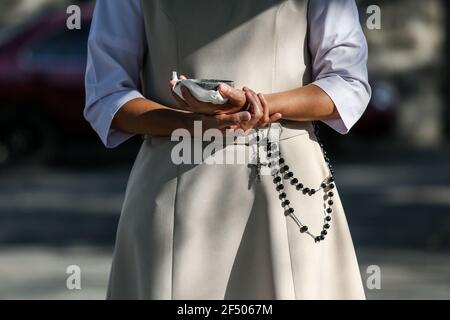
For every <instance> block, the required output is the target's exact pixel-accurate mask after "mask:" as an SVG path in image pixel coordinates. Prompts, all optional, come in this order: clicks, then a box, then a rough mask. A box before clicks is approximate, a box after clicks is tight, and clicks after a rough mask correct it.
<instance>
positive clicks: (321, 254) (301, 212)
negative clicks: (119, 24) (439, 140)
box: [108, 0, 364, 299]
mask: <svg viewBox="0 0 450 320" xmlns="http://www.w3.org/2000/svg"><path fill="white" fill-rule="evenodd" d="M235 1H238V0H230V1H201V2H202V9H201V10H199V7H198V6H192V5H190V4H189V2H188V1H182V0H169V1H143V2H142V5H143V10H144V17H145V24H146V25H145V27H146V34H147V40H148V41H147V42H148V44H149V45H148V53H147V56H146V63H145V68H144V70H143V83H144V93H145V96H146V97H148V98H149V99H152V100H155V101H158V102H161V103H163V104H168V105H170V104H173V100H172V97H171V95H170V92H169V90H167V82H166V81H160V79H166V78H168V77H169V76H170V75H171V72H172V71H173V70H177V71H178V72H179V73H182V74H186V75H188V76H189V77H192V78H212V77H214V78H219V79H230V80H234V81H235V83H236V87H242V86H244V85H246V86H249V87H250V88H252V89H254V90H255V91H258V92H265V93H269V92H277V91H283V90H287V89H291V88H295V87H298V86H302V85H303V84H305V83H308V82H309V81H310V75H309V66H310V62H309V57H308V54H307V49H306V48H305V43H306V36H307V3H308V1H283V2H277V1H268V0H261V1H243V2H242V4H240V6H239V7H240V11H239V12H236V11H235V10H234V9H233V8H235V6H233V5H232V3H234V2H235ZM217 12H220V13H221V14H220V15H219V16H216V15H214V13H217ZM281 124H282V126H283V131H282V133H281V136H280V149H281V151H282V153H283V155H284V158H285V159H286V162H287V163H288V164H289V166H290V167H291V168H292V170H293V171H294V173H295V174H296V175H297V176H298V177H299V178H300V179H301V181H302V182H303V183H304V184H305V185H311V186H316V185H320V182H321V181H322V180H323V179H324V178H326V177H327V176H328V175H329V172H328V168H327V166H326V163H325V161H324V159H323V155H322V152H321V149H320V147H319V145H318V143H317V140H316V137H315V135H314V132H313V130H312V126H311V123H308V122H306V123H293V122H282V123H281ZM266 133H267V130H263V133H262V134H266ZM177 143H178V142H172V141H170V138H152V137H146V139H145V140H144V142H143V144H142V147H141V150H140V152H139V155H138V157H137V159H136V162H135V164H134V166H133V169H132V172H131V175H130V178H129V182H128V187H127V190H126V195H125V200H124V204H123V208H122V214H121V217H120V223H119V228H118V233H117V241H116V247H115V251H114V260H113V265H112V269H111V276H110V282H109V289H108V298H109V299H363V298H364V290H363V286H362V282H361V276H360V272H359V269H358V263H357V260H356V256H355V251H354V247H353V243H352V239H351V236H350V232H349V229H348V226H347V222H346V218H345V214H344V210H343V208H342V205H341V202H340V200H339V194H338V191H337V190H334V192H335V197H334V204H333V206H332V207H333V214H332V216H333V220H332V221H331V229H330V230H329V232H328V235H327V237H326V240H325V241H321V242H319V243H315V241H314V239H312V238H311V237H309V236H307V235H305V234H300V232H299V228H298V227H297V225H296V224H295V223H294V221H293V220H292V219H290V218H289V217H288V218H287V217H285V215H284V210H283V208H282V207H281V204H280V200H279V198H278V192H276V191H275V187H274V183H273V182H272V180H273V178H272V177H270V176H262V177H261V181H260V182H259V183H258V182H257V181H256V182H255V181H254V179H252V170H253V168H251V167H249V166H248V165H247V164H228V165H210V164H205V163H202V164H181V165H175V164H174V163H173V162H172V159H171V151H172V148H173V147H174V146H175V145H176V144H177ZM248 148H249V147H248V146H246V145H245V144H236V145H230V146H227V147H226V152H227V153H242V152H249V150H248ZM250 152H251V151H250ZM285 186H286V192H287V194H288V198H289V199H290V200H291V203H292V207H294V208H295V210H296V213H297V215H298V217H299V219H300V220H301V221H302V222H303V223H305V224H306V225H308V227H309V229H310V230H311V231H312V232H313V233H316V234H317V233H319V234H320V231H321V230H322V225H323V193H321V192H318V193H317V194H316V195H314V196H312V197H306V196H304V195H303V194H302V193H301V192H298V191H297V190H295V188H294V187H293V186H291V185H290V184H289V183H285ZM337 187H338V188H339V181H337Z"/></svg>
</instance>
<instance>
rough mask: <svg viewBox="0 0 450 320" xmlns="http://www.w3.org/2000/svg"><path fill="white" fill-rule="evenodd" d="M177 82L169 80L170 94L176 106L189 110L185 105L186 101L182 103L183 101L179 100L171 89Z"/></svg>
mask: <svg viewBox="0 0 450 320" xmlns="http://www.w3.org/2000/svg"><path fill="white" fill-rule="evenodd" d="M176 82H177V80H170V81H169V85H170V92H171V93H172V96H173V98H174V99H175V101H176V102H177V103H178V105H179V106H180V107H183V108H185V109H188V110H189V106H188V104H187V103H186V101H184V100H183V99H181V98H180V96H178V95H177V94H176V93H175V92H174V91H173V90H172V89H173V86H174V85H175V83H176Z"/></svg>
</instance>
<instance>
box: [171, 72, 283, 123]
mask: <svg viewBox="0 0 450 320" xmlns="http://www.w3.org/2000/svg"><path fill="white" fill-rule="evenodd" d="M180 78H181V79H186V77H184V76H181V77H180ZM169 84H170V88H171V89H172V87H173V85H174V84H175V80H171V81H170V82H169ZM218 90H219V92H220V94H221V95H222V96H223V97H224V98H228V102H227V103H225V104H221V105H217V104H212V103H206V102H201V101H198V100H197V99H196V98H195V97H194V96H193V95H192V94H191V92H190V91H189V89H188V88H186V87H185V86H182V87H181V92H182V94H183V98H184V100H183V99H181V98H180V97H178V96H177V95H176V94H175V93H174V92H172V94H173V96H174V98H175V100H176V101H177V102H178V105H179V107H180V108H182V109H184V110H187V111H190V112H192V113H194V114H197V115H198V119H199V120H201V121H202V122H203V125H204V127H205V126H206V128H217V129H243V130H244V131H247V130H249V129H253V128H263V127H266V126H268V125H269V124H271V123H273V122H276V121H278V120H280V119H281V118H282V115H281V114H280V113H275V114H272V115H271V114H270V108H269V105H268V103H267V101H266V99H265V97H264V95H263V94H261V93H258V94H257V93H255V92H254V91H253V90H251V89H249V88H247V87H244V88H243V89H242V90H239V89H235V88H232V87H230V86H228V85H226V84H223V83H222V84H220V85H219V88H218Z"/></svg>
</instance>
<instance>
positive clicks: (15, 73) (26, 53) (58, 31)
mask: <svg viewBox="0 0 450 320" xmlns="http://www.w3.org/2000/svg"><path fill="white" fill-rule="evenodd" d="M92 9H93V8H92V6H85V7H83V8H82V15H81V18H82V28H81V30H69V29H68V28H67V27H66V19H67V17H68V15H67V14H66V10H65V8H60V7H58V8H52V9H47V10H45V11H44V12H42V13H41V14H39V15H38V16H35V17H34V18H33V19H32V20H31V21H28V22H27V23H25V24H23V25H21V26H19V27H15V28H14V31H13V32H12V33H11V32H8V33H7V39H4V40H0V41H1V42H0V164H1V163H6V162H8V163H11V162H15V161H20V160H24V159H25V160H27V161H37V160H43V159H45V158H48V157H49V156H50V155H51V154H52V153H53V152H54V150H55V148H56V147H57V145H58V144H57V142H58V141H57V140H62V139H64V138H66V137H67V138H68V137H71V136H75V135H76V136H77V137H83V136H93V131H92V130H91V129H90V127H89V124H88V123H87V122H86V121H85V120H84V118H83V113H82V112H83V107H84V70H85V66H86V52H87V37H88V34H89V28H90V21H91V18H92V12H93V10H92Z"/></svg>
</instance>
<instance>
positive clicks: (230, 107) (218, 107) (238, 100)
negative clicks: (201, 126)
mask: <svg viewBox="0 0 450 320" xmlns="http://www.w3.org/2000/svg"><path fill="white" fill-rule="evenodd" d="M180 79H181V80H185V79H186V77H185V76H180ZM175 83H176V80H170V81H169V85H170V90H171V91H172V87H173V86H174V84H175ZM218 91H219V93H220V94H221V95H222V96H223V97H224V98H228V102H227V103H225V104H213V103H207V102H202V101H198V100H197V99H196V98H195V97H194V96H193V95H192V94H191V92H190V91H189V89H188V88H186V87H185V86H181V93H182V94H183V98H184V100H183V99H181V98H180V97H179V96H178V95H176V94H175V93H174V92H173V91H172V95H173V97H174V99H175V100H176V101H177V102H178V105H179V106H180V107H181V108H183V109H184V110H187V111H191V112H194V113H202V114H209V115H218V114H232V113H236V112H239V111H241V110H242V109H243V108H244V107H245V106H246V105H247V100H246V97H245V94H244V92H243V91H242V90H237V89H234V88H232V87H230V86H228V85H226V84H224V83H221V84H220V85H219V89H218Z"/></svg>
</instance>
